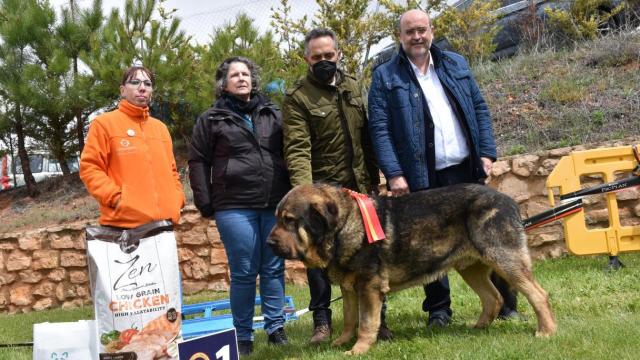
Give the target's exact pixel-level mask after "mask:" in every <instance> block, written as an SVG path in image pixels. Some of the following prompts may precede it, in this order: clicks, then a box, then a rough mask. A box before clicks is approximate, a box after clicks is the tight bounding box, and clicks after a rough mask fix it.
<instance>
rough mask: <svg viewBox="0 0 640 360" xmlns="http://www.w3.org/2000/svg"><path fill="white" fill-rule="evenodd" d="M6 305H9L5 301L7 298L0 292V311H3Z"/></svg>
mask: <svg viewBox="0 0 640 360" xmlns="http://www.w3.org/2000/svg"><path fill="white" fill-rule="evenodd" d="M7 305H9V302H8V301H7V297H6V296H5V295H4V294H3V293H1V292H0V309H5V308H6V307H7Z"/></svg>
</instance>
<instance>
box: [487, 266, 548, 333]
mask: <svg viewBox="0 0 640 360" xmlns="http://www.w3.org/2000/svg"><path fill="white" fill-rule="evenodd" d="M521 257H522V256H521ZM516 261H518V263H517V265H516V266H513V267H511V266H510V267H509V268H497V269H495V270H496V271H498V274H499V275H500V276H502V277H503V278H504V279H505V280H507V281H508V282H509V283H510V284H511V285H512V286H513V287H515V288H516V289H517V290H518V291H520V292H521V293H522V294H524V296H525V297H526V298H527V300H528V301H529V303H530V304H531V306H532V307H533V310H534V311H535V313H536V317H537V319H538V331H536V336H551V335H553V334H555V332H556V329H557V325H556V320H555V318H554V316H553V312H552V311H551V305H550V304H549V296H548V295H547V292H546V291H544V289H543V288H542V287H541V286H540V284H538V282H537V281H536V280H535V279H534V278H533V273H532V271H531V261H530V260H529V259H528V256H527V258H520V259H517V260H516Z"/></svg>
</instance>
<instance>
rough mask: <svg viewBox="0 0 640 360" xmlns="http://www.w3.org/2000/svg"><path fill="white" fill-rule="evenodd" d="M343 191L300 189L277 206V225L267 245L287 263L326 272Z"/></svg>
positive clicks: (314, 186)
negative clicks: (295, 261) (322, 269)
mask: <svg viewBox="0 0 640 360" xmlns="http://www.w3.org/2000/svg"><path fill="white" fill-rule="evenodd" d="M342 197H343V194H342V191H341V190H340V189H339V188H337V187H334V186H330V185H301V186H297V187H295V188H294V189H293V190H291V191H290V192H289V193H288V194H287V195H286V196H285V197H284V198H283V199H282V201H280V204H278V207H277V209H276V217H277V222H276V226H275V227H274V228H273V230H272V231H271V234H270V235H269V239H268V240H267V243H268V244H269V246H271V248H272V249H273V252H274V253H275V254H276V255H278V256H282V257H284V258H285V259H297V260H302V262H304V264H305V265H306V266H307V267H309V268H325V267H327V264H328V263H329V261H330V260H331V258H330V257H331V251H330V250H331V248H332V246H333V241H334V238H335V232H336V231H337V230H336V228H337V225H338V222H339V218H340V215H341V214H340V213H341V212H340V201H341V198H342Z"/></svg>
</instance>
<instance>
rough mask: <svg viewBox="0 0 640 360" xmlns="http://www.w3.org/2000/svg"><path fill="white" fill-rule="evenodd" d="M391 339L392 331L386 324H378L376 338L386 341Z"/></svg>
mask: <svg viewBox="0 0 640 360" xmlns="http://www.w3.org/2000/svg"><path fill="white" fill-rule="evenodd" d="M391 339H393V333H392V332H391V330H389V328H388V327H387V324H380V329H378V340H380V341H388V340H391Z"/></svg>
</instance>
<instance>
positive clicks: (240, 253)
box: [215, 208, 284, 340]
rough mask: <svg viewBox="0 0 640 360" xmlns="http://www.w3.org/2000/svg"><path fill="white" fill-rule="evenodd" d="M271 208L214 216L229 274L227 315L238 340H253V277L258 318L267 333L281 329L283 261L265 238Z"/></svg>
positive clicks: (271, 217)
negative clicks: (229, 316)
mask: <svg viewBox="0 0 640 360" xmlns="http://www.w3.org/2000/svg"><path fill="white" fill-rule="evenodd" d="M274 212H275V209H273V208H268V209H230V210H220V211H217V212H216V214H215V219H216V225H217V226H218V232H219V233H220V238H221V239H222V243H223V244H224V249H225V251H226V253H227V259H228V260H229V269H230V271H231V314H232V316H233V326H235V328H236V332H237V334H238V340H253V315H254V306H255V305H254V299H255V297H256V278H257V276H258V275H260V298H261V300H262V315H263V316H264V320H265V324H264V328H265V330H266V331H267V334H271V333H273V332H274V331H275V330H277V329H278V328H281V327H283V326H284V312H283V307H284V259H282V258H281V257H278V256H276V255H274V254H273V252H272V251H271V248H270V247H269V245H267V237H268V236H269V233H270V232H271V229H272V228H273V226H274V225H275V222H276V218H275V215H274Z"/></svg>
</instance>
